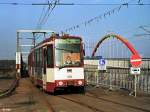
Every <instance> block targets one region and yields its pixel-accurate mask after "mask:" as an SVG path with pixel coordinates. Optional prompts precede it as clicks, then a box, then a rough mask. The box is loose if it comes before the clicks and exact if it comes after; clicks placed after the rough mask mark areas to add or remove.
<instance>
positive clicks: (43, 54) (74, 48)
mask: <svg viewBox="0 0 150 112" xmlns="http://www.w3.org/2000/svg"><path fill="white" fill-rule="evenodd" d="M83 51H84V50H83V42H82V39H81V38H80V37H75V36H69V35H64V36H58V35H55V34H53V35H52V36H51V37H50V38H48V39H46V40H44V41H42V42H41V43H39V44H38V45H37V46H35V47H34V48H33V49H32V50H31V52H30V54H29V57H28V72H29V75H30V77H31V79H32V80H33V82H34V84H35V85H37V86H41V87H42V88H43V89H44V90H45V91H47V92H55V90H57V89H59V88H67V87H76V88H80V89H81V90H83V91H84V85H85V81H84V63H83V62H84V61H83V57H84V52H83Z"/></svg>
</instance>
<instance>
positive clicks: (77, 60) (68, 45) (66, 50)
mask: <svg viewBox="0 0 150 112" xmlns="http://www.w3.org/2000/svg"><path fill="white" fill-rule="evenodd" d="M55 57H56V66H58V67H59V68H61V67H62V68H63V67H66V66H81V43H80V39H58V40H56V44H55Z"/></svg>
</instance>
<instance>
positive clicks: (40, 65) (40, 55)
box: [39, 48, 42, 66]
mask: <svg viewBox="0 0 150 112" xmlns="http://www.w3.org/2000/svg"><path fill="white" fill-rule="evenodd" d="M39 62H40V66H42V48H40V61H39Z"/></svg>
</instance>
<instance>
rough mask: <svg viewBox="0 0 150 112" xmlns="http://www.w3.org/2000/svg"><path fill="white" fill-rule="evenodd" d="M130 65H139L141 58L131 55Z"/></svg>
mask: <svg viewBox="0 0 150 112" xmlns="http://www.w3.org/2000/svg"><path fill="white" fill-rule="evenodd" d="M130 63H131V65H132V67H139V66H140V65H141V63H142V59H141V57H140V56H139V55H132V56H131V58H130Z"/></svg>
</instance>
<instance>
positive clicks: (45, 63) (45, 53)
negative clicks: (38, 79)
mask: <svg viewBox="0 0 150 112" xmlns="http://www.w3.org/2000/svg"><path fill="white" fill-rule="evenodd" d="M43 55H44V56H43V89H46V68H47V48H46V47H45V48H44V49H43Z"/></svg>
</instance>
